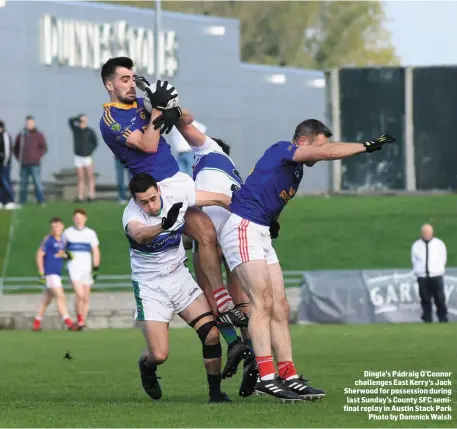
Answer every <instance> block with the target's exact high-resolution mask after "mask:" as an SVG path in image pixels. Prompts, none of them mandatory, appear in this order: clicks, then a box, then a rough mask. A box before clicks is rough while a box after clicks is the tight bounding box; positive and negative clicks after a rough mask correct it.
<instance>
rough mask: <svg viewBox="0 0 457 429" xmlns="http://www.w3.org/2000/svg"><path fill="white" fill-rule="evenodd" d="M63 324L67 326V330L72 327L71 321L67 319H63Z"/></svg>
mask: <svg viewBox="0 0 457 429" xmlns="http://www.w3.org/2000/svg"><path fill="white" fill-rule="evenodd" d="M63 323H65V325H67V326H68V327H69V328H71V327H72V326H73V322H72V321H71V319H70V318H69V317H66V318H65V319H63Z"/></svg>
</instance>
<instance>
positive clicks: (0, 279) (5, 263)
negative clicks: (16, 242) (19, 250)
mask: <svg viewBox="0 0 457 429" xmlns="http://www.w3.org/2000/svg"><path fill="white" fill-rule="evenodd" d="M20 210H21V209H15V210H13V214H12V215H11V223H10V230H9V233H8V243H7V245H6V251H5V259H4V260H3V267H2V274H1V277H0V295H3V284H4V283H5V277H6V269H7V267H8V262H9V259H10V254H11V248H12V245H13V237H14V230H15V228H16V223H17V222H18V219H19V211H20Z"/></svg>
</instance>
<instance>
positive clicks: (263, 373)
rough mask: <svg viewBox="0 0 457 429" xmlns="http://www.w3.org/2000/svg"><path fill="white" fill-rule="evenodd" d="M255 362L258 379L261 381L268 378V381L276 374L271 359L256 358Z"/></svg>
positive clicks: (266, 357) (264, 357)
mask: <svg viewBox="0 0 457 429" xmlns="http://www.w3.org/2000/svg"><path fill="white" fill-rule="evenodd" d="M255 361H256V362H257V367H258V368H259V377H260V379H263V378H265V377H268V378H270V379H273V378H274V375H275V374H276V370H275V366H274V365H273V357H272V356H271V355H270V356H256V358H255Z"/></svg>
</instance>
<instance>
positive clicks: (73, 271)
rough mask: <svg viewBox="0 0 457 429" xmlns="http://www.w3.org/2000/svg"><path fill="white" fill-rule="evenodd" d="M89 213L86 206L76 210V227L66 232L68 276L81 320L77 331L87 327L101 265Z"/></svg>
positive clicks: (64, 234)
mask: <svg viewBox="0 0 457 429" xmlns="http://www.w3.org/2000/svg"><path fill="white" fill-rule="evenodd" d="M86 222H87V214H86V211H85V210H84V209H81V208H80V209H75V210H74V212H73V226H70V227H69V228H67V229H66V230H65V231H64V233H63V240H64V242H65V249H66V250H67V254H68V255H69V261H68V264H67V270H68V276H69V278H70V281H71V284H72V286H73V289H74V290H75V294H76V314H77V320H78V323H77V324H75V325H74V328H73V329H74V330H81V329H84V327H85V324H86V318H87V313H88V312H89V298H90V291H91V287H92V285H93V284H94V281H95V279H96V278H97V274H98V270H99V268H100V248H99V244H100V243H99V241H98V237H97V234H96V233H95V231H94V230H93V229H90V228H88V227H87V226H86Z"/></svg>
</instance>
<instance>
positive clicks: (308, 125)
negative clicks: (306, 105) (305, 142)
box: [294, 119, 333, 140]
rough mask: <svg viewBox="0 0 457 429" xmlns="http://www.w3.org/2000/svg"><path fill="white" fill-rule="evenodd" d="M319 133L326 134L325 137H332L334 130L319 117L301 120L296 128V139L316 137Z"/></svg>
mask: <svg viewBox="0 0 457 429" xmlns="http://www.w3.org/2000/svg"><path fill="white" fill-rule="evenodd" d="M319 134H324V136H325V137H327V138H328V137H332V135H333V134H332V132H331V131H330V129H329V128H328V127H326V126H325V125H324V124H323V123H322V122H321V121H318V120H317V119H307V120H306V121H303V122H300V123H299V124H298V125H297V127H296V128H295V133H294V140H296V139H298V138H299V137H316V136H318V135H319Z"/></svg>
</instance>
